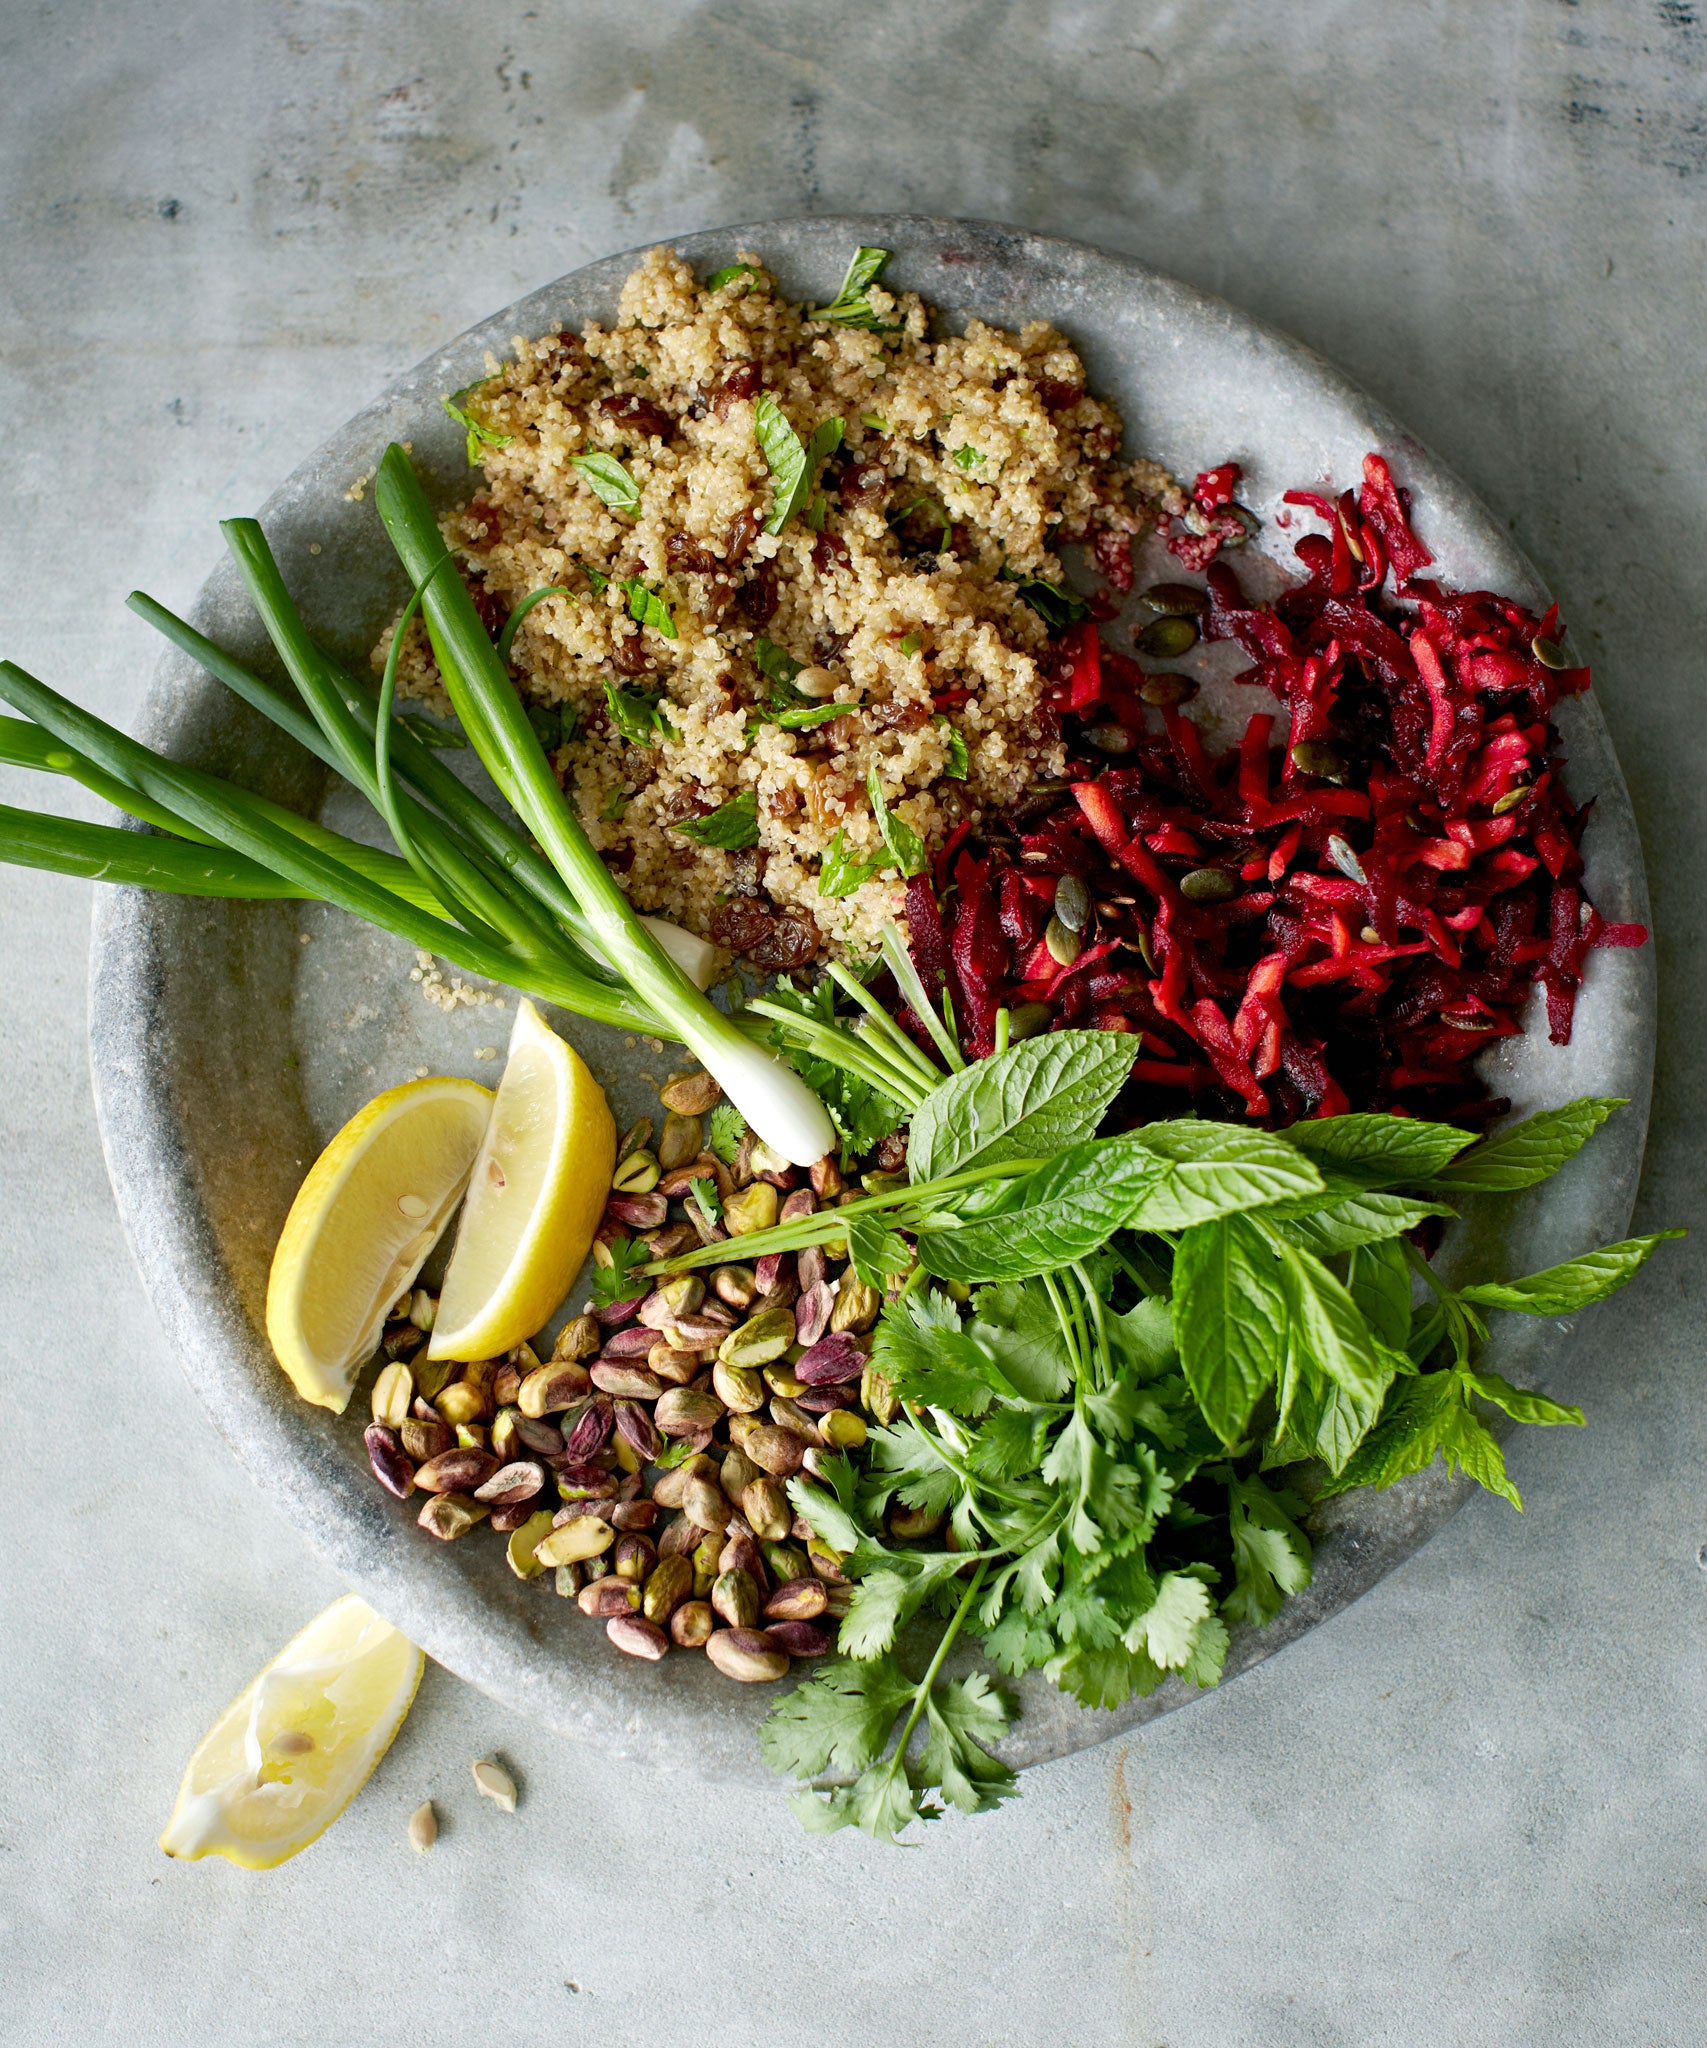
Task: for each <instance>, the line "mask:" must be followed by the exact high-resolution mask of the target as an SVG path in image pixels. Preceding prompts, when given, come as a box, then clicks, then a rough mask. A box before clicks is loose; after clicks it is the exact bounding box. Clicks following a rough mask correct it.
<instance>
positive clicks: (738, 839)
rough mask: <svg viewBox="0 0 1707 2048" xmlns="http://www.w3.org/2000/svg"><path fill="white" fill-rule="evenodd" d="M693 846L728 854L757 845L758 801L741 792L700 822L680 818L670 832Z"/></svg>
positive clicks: (753, 794)
mask: <svg viewBox="0 0 1707 2048" xmlns="http://www.w3.org/2000/svg"><path fill="white" fill-rule="evenodd" d="M670 829H671V830H672V831H674V832H679V833H680V834H681V835H682V837H683V838H684V839H691V840H692V841H693V843H694V844H695V845H696V846H721V847H723V848H725V849H726V850H727V851H729V852H735V851H738V850H739V849H740V848H741V847H743V846H757V845H758V843H759V798H758V792H757V791H756V790H751V789H744V790H742V791H741V792H740V794H739V795H738V796H732V797H731V798H730V799H729V801H728V802H727V803H722V804H719V805H718V807H717V809H716V810H714V811H712V812H710V813H708V815H707V816H705V817H703V818H683V819H681V820H680V821H679V822H678V823H677V824H675V825H673V826H672V827H671V828H670Z"/></svg>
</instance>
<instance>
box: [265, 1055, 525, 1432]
mask: <svg viewBox="0 0 1707 2048" xmlns="http://www.w3.org/2000/svg"><path fill="white" fill-rule="evenodd" d="M491 1115H492V1091H491V1090H490V1089H489V1088H482V1087H481V1086H480V1084H479V1083H478V1082H477V1081H460V1080H455V1079H451V1078H442V1079H438V1080H428V1081H408V1082H405V1083H404V1085H403V1086H402V1087H401V1088H389V1089H387V1090H386V1092H385V1093H384V1094H383V1095H376V1096H375V1097H374V1099H373V1100H372V1101H371V1102H370V1103H369V1104H368V1105H367V1107H366V1108H365V1109H361V1110H358V1111H357V1112H356V1114H355V1115H354V1116H353V1117H351V1119H350V1121H349V1122H348V1123H347V1124H345V1126H344V1128H343V1129H342V1130H341V1131H340V1132H339V1133H338V1135H337V1136H336V1137H335V1138H334V1139H333V1140H332V1142H331V1144H329V1145H328V1146H327V1147H326V1149H325V1151H324V1152H322V1153H321V1155H320V1157H319V1158H318V1159H317V1160H316V1161H315V1162H314V1164H313V1166H312V1167H311V1168H310V1169H309V1174H308V1178H307V1179H306V1180H305V1181H304V1182H303V1184H302V1186H301V1188H300V1189H299V1190H298V1191H297V1197H296V1200H295V1201H294V1202H293V1203H292V1204H291V1207H290V1215H289V1216H288V1217H287V1218H286V1219H285V1227H284V1234H283V1235H282V1236H281V1237H280V1239H279V1243H278V1249H277V1250H276V1251H275V1252H274V1254H273V1266H272V1272H271V1275H270V1276H269V1278H268V1281H267V1336H268V1338H269V1339H270V1341H271V1343H272V1347H273V1352H274V1355H275V1356H276V1357H277V1359H278V1361H279V1364H280V1365H282V1366H283V1367H284V1369H285V1371H286V1372H287V1373H288V1374H289V1375H290V1378H291V1382H292V1384H293V1385H294V1386H295V1388H296V1391H297V1392H298V1393H299V1394H300V1395H301V1396H302V1397H303V1399H304V1400H305V1401H315V1402H318V1403H319V1405H320V1406H321V1407H322V1408H330V1409H332V1410H333V1411H334V1413H336V1414H342V1413H343V1411H344V1408H345V1407H346V1406H347V1405H348V1402H349V1398H350V1390H351V1388H352V1387H353V1386H354V1385H355V1381H356V1375H357V1374H358V1373H359V1372H360V1371H361V1369H362V1367H363V1366H364V1365H365V1364H366V1363H367V1361H368V1360H369V1359H370V1358H371V1357H372V1356H373V1353H374V1347H375V1346H376V1345H377V1344H378V1342H379V1339H380V1334H381V1332H382V1330H383V1329H384V1327H385V1312H386V1310H387V1309H388V1308H389V1307H390V1306H391V1304H392V1303H393V1302H394V1301H395V1300H396V1299H397V1297H398V1296H399V1295H400V1294H402V1293H403V1292H404V1290H405V1289H406V1288H408V1287H409V1286H410V1285H411V1284H412V1283H413V1281H414V1278H415V1275H416V1274H417V1273H418V1272H419V1271H420V1270H421V1266H422V1263H423V1262H424V1260H425V1259H426V1257H427V1254H428V1253H429V1252H430V1251H431V1250H432V1248H433V1246H434V1245H435V1244H437V1243H438V1241H439V1238H440V1236H441V1235H442V1234H443V1232H444V1228H445V1225H446V1224H447V1223H448V1222H449V1221H450V1219H451V1214H452V1212H453V1211H454V1210H455V1208H456V1205H457V1202H458V1200H459V1199H460V1198H461V1195H462V1191H463V1189H464V1188H465V1187H466V1186H467V1185H468V1176H469V1173H470V1170H471V1169H472V1167H473V1165H474V1160H475V1155H476V1153H477V1152H478V1151H479V1149H480V1143H481V1140H482V1138H483V1137H484V1136H485V1133H486V1126H487V1124H488V1122H489V1121H490V1119H491ZM552 1305H553V1307H555V1306H556V1304H555V1303H553V1304H552ZM541 1321H544V1318H543V1317H542V1318H541Z"/></svg>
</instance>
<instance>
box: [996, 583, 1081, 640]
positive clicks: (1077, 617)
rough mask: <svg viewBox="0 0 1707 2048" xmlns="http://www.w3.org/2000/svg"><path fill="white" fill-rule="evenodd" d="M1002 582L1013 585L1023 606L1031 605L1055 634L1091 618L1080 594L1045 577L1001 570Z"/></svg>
mask: <svg viewBox="0 0 1707 2048" xmlns="http://www.w3.org/2000/svg"><path fill="white" fill-rule="evenodd" d="M1002 581H1003V582H1004V583H1012V584H1013V585H1015V587H1016V591H1017V594H1018V596H1019V599H1020V602H1021V603H1022V604H1028V605H1030V607H1031V609H1032V610H1033V611H1034V612H1036V614H1037V616H1038V617H1039V618H1040V619H1041V620H1042V621H1043V623H1044V624H1045V625H1046V626H1047V627H1048V628H1049V630H1050V632H1052V633H1060V632H1064V631H1065V630H1066V628H1067V627H1068V626H1077V625H1079V624H1081V623H1082V622H1083V621H1084V620H1085V619H1088V618H1089V617H1090V615H1091V608H1090V606H1089V604H1087V603H1086V601H1085V600H1084V599H1083V598H1082V597H1080V595H1079V594H1078V592H1077V591H1075V590H1069V589H1067V588H1066V586H1065V585H1063V584H1060V583H1050V582H1049V581H1048V580H1047V579H1046V578H1044V577H1042V576H1011V575H1009V574H1008V572H1007V570H1006V569H1004V570H1003V571H1002Z"/></svg>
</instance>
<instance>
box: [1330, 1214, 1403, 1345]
mask: <svg viewBox="0 0 1707 2048" xmlns="http://www.w3.org/2000/svg"><path fill="white" fill-rule="evenodd" d="M1345 1284H1346V1292H1347V1293H1348V1294H1349V1295H1350V1296H1351V1298H1352V1300H1353V1301H1355V1302H1356V1303H1357V1305H1358V1307H1359V1308H1360V1309H1361V1310H1362V1311H1363V1317H1364V1320H1365V1321H1366V1322H1367V1323H1368V1325H1369V1327H1370V1329H1371V1330H1373V1331H1374V1333H1375V1335H1376V1337H1377V1338H1378V1339H1379V1340H1380V1341H1381V1342H1382V1343H1383V1344H1385V1345H1387V1346H1388V1347H1389V1349H1391V1350H1393V1351H1403V1350H1404V1348H1405V1346H1406V1345H1407V1344H1408V1343H1409V1342H1410V1339H1411V1269H1410V1265H1409V1263H1408V1262H1407V1260H1406V1258H1405V1253H1404V1248H1403V1246H1401V1245H1400V1244H1398V1243H1397V1242H1396V1241H1395V1240H1394V1239H1392V1238H1386V1239H1383V1240H1381V1241H1380V1242H1379V1243H1376V1244H1366V1245H1359V1246H1358V1247H1357V1249H1356V1250H1355V1251H1354V1252H1353V1253H1352V1254H1351V1256H1350V1258H1349V1259H1348V1260H1347V1262H1346V1280H1345Z"/></svg>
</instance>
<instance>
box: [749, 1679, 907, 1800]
mask: <svg viewBox="0 0 1707 2048" xmlns="http://www.w3.org/2000/svg"><path fill="white" fill-rule="evenodd" d="M913 1692H914V1687H913V1682H912V1680H911V1679H909V1678H908V1677H907V1675H906V1673H905V1672H904V1671H903V1670H902V1669H901V1667H900V1665H898V1664H897V1663H896V1662H895V1660H894V1658H893V1657H873V1658H871V1659H870V1660H869V1661H867V1662H864V1663H849V1662H847V1661H846V1660H839V1661H838V1662H836V1663H835V1664H832V1665H831V1666H829V1668H828V1669H826V1670H821V1671H819V1672H818V1673H817V1674H816V1675H815V1676H814V1677H812V1678H809V1679H808V1680H807V1681H806V1683H805V1684H804V1685H799V1686H796V1687H795V1689H794V1691H793V1692H791V1693H790V1694H789V1695H788V1696H787V1698H785V1699H781V1700H778V1701H777V1703H776V1705H775V1706H774V1707H773V1708H772V1709H771V1711H770V1713H769V1714H768V1715H767V1716H766V1718H765V1719H764V1721H763V1722H761V1724H760V1726H759V1749H760V1752H761V1754H762V1755H763V1757H764V1760H765V1762H766V1763H767V1764H769V1765H770V1766H771V1768H772V1769H773V1770H777V1771H786V1772H787V1773H788V1774H789V1775H790V1776H791V1777H796V1778H816V1777H821V1776H822V1775H823V1774H824V1773H826V1772H834V1773H835V1774H836V1775H837V1776H850V1777H851V1776H853V1775H854V1774H855V1773H857V1772H859V1771H863V1770H865V1769H867V1767H868V1766H869V1765H871V1764H872V1763H873V1762H875V1761H876V1759H877V1758H878V1757H879V1756H881V1755H882V1754H883V1751H884V1749H885V1748H886V1747H887V1746H888V1742H889V1736H890V1731H891V1729H892V1728H893V1726H894V1723H895V1716H896V1715H897V1714H899V1713H900V1712H901V1711H902V1710H903V1709H904V1708H905V1707H907V1706H908V1705H910V1704H911V1701H912V1698H913Z"/></svg>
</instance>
